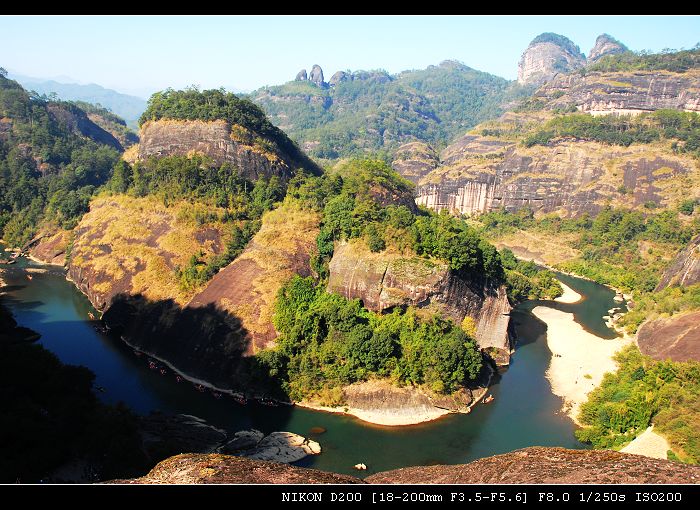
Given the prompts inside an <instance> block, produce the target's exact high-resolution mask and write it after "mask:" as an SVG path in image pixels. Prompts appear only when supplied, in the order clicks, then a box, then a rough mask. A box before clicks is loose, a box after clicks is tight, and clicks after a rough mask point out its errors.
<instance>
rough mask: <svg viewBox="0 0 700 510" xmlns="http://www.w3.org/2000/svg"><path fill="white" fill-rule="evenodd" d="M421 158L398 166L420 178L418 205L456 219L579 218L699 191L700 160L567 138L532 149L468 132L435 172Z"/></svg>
mask: <svg viewBox="0 0 700 510" xmlns="http://www.w3.org/2000/svg"><path fill="white" fill-rule="evenodd" d="M414 152H415V151H414ZM418 154H419V155H418V156H416V157H410V158H409V159H402V160H395V161H394V163H393V167H394V168H395V169H396V170H397V171H399V172H407V175H406V177H407V178H411V177H412V178H414V179H415V178H416V175H421V177H420V178H419V179H418V183H417V187H416V203H417V204H419V205H423V206H426V207H428V208H431V209H434V210H436V211H440V210H443V209H447V210H449V211H451V212H453V213H457V214H466V215H471V214H475V213H481V212H487V211H491V210H497V209H500V208H506V209H508V210H516V209H520V208H523V207H530V208H532V209H533V210H535V211H540V212H543V213H549V212H555V211H556V212H560V213H562V214H564V215H565V216H571V215H574V216H575V215H580V214H582V213H584V212H590V213H595V212H597V211H598V210H600V208H602V207H603V206H604V205H605V204H608V203H611V204H613V205H624V206H626V207H630V206H632V207H637V208H640V207H644V204H646V203H647V202H654V203H655V204H657V205H660V206H662V207H673V206H675V205H676V204H677V203H678V202H679V201H680V200H682V199H683V197H685V196H686V194H687V193H688V192H689V191H690V192H692V190H700V173H699V172H698V167H697V163H696V162H695V161H694V160H693V159H692V158H690V157H687V156H681V155H677V154H674V153H673V152H672V151H671V150H669V149H667V148H665V147H654V146H648V145H631V146H629V147H621V146H608V145H603V144H601V143H597V142H589V141H583V140H571V139H562V140H556V141H553V142H550V144H549V145H547V146H540V145H536V146H533V147H530V148H526V147H523V146H521V145H516V144H515V143H513V142H512V141H510V140H508V139H507V138H505V137H504V138H497V137H494V136H490V135H489V136H482V135H478V134H469V135H465V136H463V137H461V138H459V139H458V140H456V141H455V143H453V144H452V145H450V146H449V147H447V148H446V149H445V150H444V151H442V153H441V154H440V156H439V165H438V166H437V167H436V168H433V167H434V165H435V163H434V161H431V160H427V159H426V158H425V157H424V156H423V155H422V154H420V153H418Z"/></svg>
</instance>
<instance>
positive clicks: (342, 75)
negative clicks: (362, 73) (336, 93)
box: [328, 71, 350, 87]
mask: <svg viewBox="0 0 700 510" xmlns="http://www.w3.org/2000/svg"><path fill="white" fill-rule="evenodd" d="M349 80H350V77H349V76H348V73H346V72H345V71H338V72H336V73H335V74H334V75H333V76H331V79H330V80H328V85H330V86H331V87H335V86H336V85H338V83H340V82H342V81H349Z"/></svg>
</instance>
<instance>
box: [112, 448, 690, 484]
mask: <svg viewBox="0 0 700 510" xmlns="http://www.w3.org/2000/svg"><path fill="white" fill-rule="evenodd" d="M110 483H135V484H147V483H153V484H158V483H161V484H162V483H170V484H200V483H232V484H237V483H255V484H258V483H275V484H294V483H297V484H298V483H307V484H308V483H338V484H341V483H342V484H344V483H370V484H387V483H394V484H401V483H403V484H426V483H427V484H625V483H626V484H697V483H700V467H698V466H691V465H688V464H680V463H678V462H671V461H666V460H658V459H651V458H647V457H641V456H639V455H631V454H625V453H618V452H613V451H609V450H567V449H565V448H545V447H537V446H536V447H530V448H524V449H522V450H515V451H513V452H510V453H506V454H503V455H495V456H493V457H486V458H484V459H479V460H476V461H474V462H470V463H469V464H462V465H455V466H443V465H440V466H417V467H410V468H403V469H396V470H393V471H385V472H383V473H376V474H374V475H371V476H369V477H367V478H366V479H365V480H364V481H362V480H359V479H358V478H355V477H352V476H347V475H338V474H334V473H327V472H324V471H317V470H315V469H307V468H300V467H294V466H288V465H286V464H278V463H274V462H263V461H256V460H250V459H245V458H240V457H231V456H227V455H196V454H183V455H177V456H175V457H171V458H169V459H167V460H164V461H163V462H161V463H159V464H158V465H157V466H156V467H154V468H153V469H152V470H151V471H150V472H149V473H148V475H146V476H144V477H142V478H136V479H132V480H115V481H113V482H110Z"/></svg>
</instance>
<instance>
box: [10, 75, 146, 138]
mask: <svg viewBox="0 0 700 510" xmlns="http://www.w3.org/2000/svg"><path fill="white" fill-rule="evenodd" d="M9 77H10V78H12V79H14V80H16V81H17V82H19V83H20V84H21V85H22V86H23V87H24V88H26V89H27V90H34V91H35V92H38V93H39V94H46V95H50V94H51V93H55V94H56V95H58V97H59V98H60V99H63V100H67V101H85V102H88V103H92V104H95V105H98V104H99V105H100V106H102V107H104V108H107V109H109V110H110V111H111V112H112V113H115V114H116V115H118V116H119V117H121V118H123V119H124V120H125V121H126V123H127V125H128V126H129V127H131V128H132V129H138V126H137V121H138V118H139V117H140V116H141V114H142V113H143V111H144V110H145V109H146V101H145V100H144V99H142V98H140V97H136V96H131V95H128V94H122V93H120V92H117V91H116V90H112V89H108V88H105V87H102V86H101V85H97V84H95V83H91V84H89V85H81V84H78V83H61V82H58V81H55V80H45V79H42V78H32V77H29V76H21V75H16V74H12V73H10V74H9Z"/></svg>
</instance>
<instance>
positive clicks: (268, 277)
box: [188, 206, 320, 355]
mask: <svg viewBox="0 0 700 510" xmlns="http://www.w3.org/2000/svg"><path fill="white" fill-rule="evenodd" d="M319 223H320V217H319V216H318V215H317V214H315V213H310V212H306V211H301V210H298V209H297V208H296V207H290V206H282V207H280V208H278V209H276V210H274V211H270V212H268V213H267V214H266V215H265V216H264V219H263V226H262V228H261V229H260V231H259V232H258V233H257V234H256V235H255V237H254V238H253V240H252V241H251V242H250V243H249V244H248V247H247V248H246V249H245V251H244V252H243V253H242V254H241V255H240V256H239V257H238V258H237V259H236V260H234V261H233V262H232V263H231V264H229V265H228V266H227V267H225V268H224V269H222V270H221V271H220V272H219V273H218V274H217V275H216V276H214V278H212V280H211V281H210V282H209V284H208V285H207V286H206V288H205V289H204V290H203V291H202V292H200V293H198V294H197V295H195V296H194V297H193V298H192V299H191V300H190V302H189V304H188V307H190V308H206V307H209V306H215V307H216V308H217V309H220V310H224V311H226V312H227V313H228V314H230V315H231V316H234V317H237V318H238V319H240V321H241V323H242V326H243V328H245V330H246V335H247V338H248V339H249V343H248V345H247V349H246V351H245V354H246V355H249V354H253V353H255V352H257V351H259V350H261V349H264V348H266V347H271V346H273V345H274V340H275V338H276V337H277V333H276V331H275V328H274V327H273V325H272V313H273V305H274V300H275V299H276V297H277V291H278V290H279V288H280V287H281V286H282V284H283V283H284V282H285V281H287V280H288V279H289V278H291V277H292V276H293V275H294V274H300V275H301V276H310V275H311V268H310V266H309V259H310V257H311V253H312V251H313V250H314V249H315V241H316V236H317V235H318V229H319Z"/></svg>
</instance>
